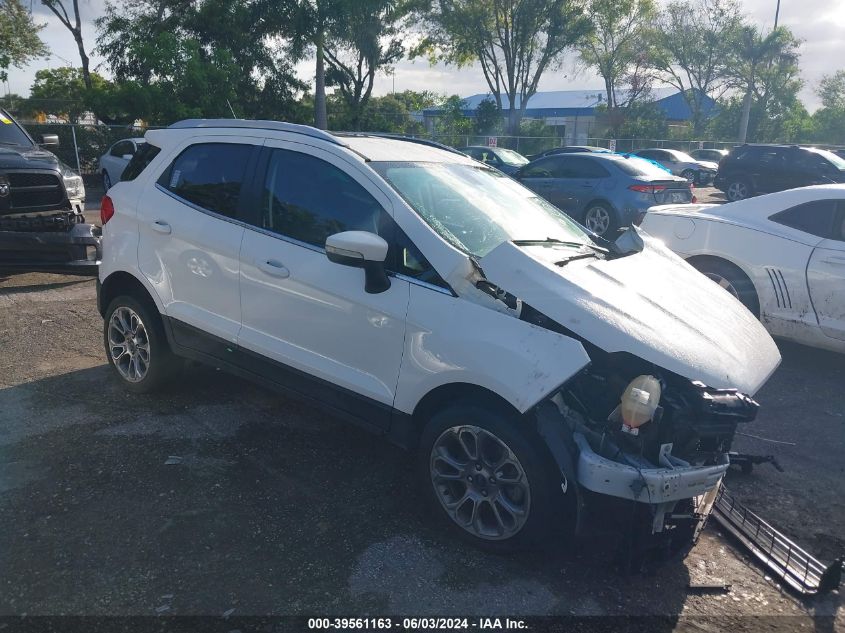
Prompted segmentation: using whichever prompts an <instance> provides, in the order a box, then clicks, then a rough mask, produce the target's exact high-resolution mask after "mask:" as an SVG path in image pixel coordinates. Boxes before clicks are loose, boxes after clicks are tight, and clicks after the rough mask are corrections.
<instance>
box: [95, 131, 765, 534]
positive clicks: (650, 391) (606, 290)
mask: <svg viewBox="0 0 845 633" xmlns="http://www.w3.org/2000/svg"><path fill="white" fill-rule="evenodd" d="M146 140H147V145H146V147H145V148H144V149H141V150H140V151H139V152H138V154H136V156H135V158H134V159H133V160H132V162H131V163H130V164H129V167H128V168H127V173H126V174H125V175H124V178H123V180H122V181H121V182H120V183H118V184H116V185H115V186H114V187H113V188H112V189H111V191H109V194H108V195H107V196H105V197H104V198H103V206H102V210H101V216H102V217H101V219H102V222H103V262H102V265H101V266H100V277H99V283H98V304H99V308H100V311H101V313H102V315H103V317H104V343H105V350H106V354H107V357H108V360H109V363H110V364H111V365H112V367H113V368H114V373H115V375H116V376H117V377H118V378H119V379H120V381H121V382H122V383H123V384H124V385H125V386H126V387H127V388H128V389H131V390H133V391H138V392H145V391H149V390H151V389H154V388H156V387H162V386H165V387H166V386H176V385H177V384H178V381H175V380H173V378H172V376H173V372H174V370H175V369H177V368H178V367H179V361H178V360H177V359H178V358H182V357H184V358H191V359H196V360H201V361H205V362H208V363H211V364H213V365H216V366H218V367H221V368H225V369H227V370H229V371H231V372H234V373H236V374H240V375H243V376H248V377H250V378H252V379H254V380H257V381H260V382H261V383H263V384H266V385H269V386H273V387H276V388H281V389H285V390H288V391H291V392H294V393H298V394H301V395H304V396H307V397H310V398H312V399H313V401H314V402H315V403H317V404H319V405H321V406H323V407H327V408H329V409H330V410H332V411H334V412H337V413H339V414H341V415H343V416H344V417H346V418H349V419H351V420H353V421H355V422H357V423H358V424H360V425H362V426H363V427H365V428H368V429H370V430H372V431H374V432H375V433H379V434H382V435H386V436H387V437H388V438H390V439H391V440H393V441H394V442H396V443H397V444H400V445H402V446H404V447H406V448H408V449H411V450H413V451H415V452H416V453H417V468H418V469H419V473H420V477H421V480H422V481H424V484H425V485H424V489H425V495H426V496H427V497H428V499H429V500H430V503H431V507H432V508H433V511H434V512H435V513H437V514H439V515H441V516H442V517H443V519H444V521H445V523H447V524H448V525H450V526H452V528H454V529H455V531H456V532H457V533H458V534H461V535H463V536H466V537H467V538H470V539H471V540H474V541H475V542H477V543H479V544H483V545H486V546H488V547H491V548H496V549H511V548H516V547H523V546H529V545H536V544H547V543H548V539H549V538H551V537H552V536H553V535H554V534H555V533H556V532H557V531H558V530H562V529H564V528H573V529H574V528H576V526H579V525H581V522H580V518H581V512H582V511H583V507H584V505H583V503H582V501H584V500H585V496H587V495H585V494H584V493H585V491H588V490H589V491H593V492H595V493H598V494H599V495H605V496H607V497H610V498H613V499H615V500H616V501H617V502H618V503H619V504H622V506H624V507H623V509H622V510H621V511H622V512H624V516H625V517H631V519H630V520H628V519H626V530H636V531H637V534H638V535H639V534H640V532H639V531H640V530H642V534H644V535H645V536H648V535H651V534H653V535H654V536H653V538H654V539H665V540H669V541H671V543H669V544H670V545H671V544H672V543H674V544H676V545H678V546H682V545H683V543H689V541H690V539H691V538H693V537H694V535H695V534H696V533H697V530H698V528H699V527H700V526H701V519H702V517H703V516H706V514H707V512H708V511H709V508H710V504H711V503H712V500H713V497H714V495H715V493H716V489H717V487H718V484H719V482H720V480H721V478H722V476H723V474H724V473H725V470H726V469H727V467H728V455H727V451H728V450H729V448H730V445H731V441H732V439H733V436H734V432H735V430H736V426H737V424H738V423H739V422H742V421H745V420H750V419H752V418H753V417H754V415H755V412H756V409H757V404H756V403H755V402H754V401H753V400H751V398H750V396H751V395H753V394H754V392H756V391H757V389H759V388H760V386H761V385H763V383H764V382H765V381H766V380H767V379H768V377H769V376H770V375H771V373H772V372H773V371H774V369H775V368H776V367H777V365H778V363H779V361H780V356H779V354H778V351H777V348H776V346H775V345H774V342H773V341H772V339H771V338H770V337H769V335H768V334H767V333H766V331H765V329H764V328H763V327H762V326H761V325H760V323H759V322H758V321H757V319H755V318H754V317H753V315H751V314H750V313H749V312H748V311H747V310H746V309H745V308H744V307H743V306H742V304H740V303H739V302H738V301H737V300H736V299H734V298H733V297H731V296H729V295H727V294H726V293H724V292H722V291H721V290H720V289H719V288H718V287H716V286H714V285H713V284H712V283H711V282H710V281H709V280H707V279H706V278H704V277H702V276H701V275H699V274H698V273H697V272H695V271H694V270H693V269H691V268H690V267H689V266H687V265H686V264H684V263H683V262H682V261H681V260H680V259H678V258H677V257H676V256H675V255H673V254H672V253H671V252H670V251H668V249H666V248H665V247H663V246H662V245H661V244H660V243H659V242H658V241H656V240H650V239H649V240H646V243H645V244H644V243H643V241H642V240H641V239H640V238H639V236H638V234H637V233H636V231H635V230H633V229H632V230H630V231H628V232H627V233H625V234H623V235H622V236H621V237H620V238H619V240H617V242H615V243H613V244H611V243H609V242H606V241H604V240H602V239H601V238H597V237H595V236H591V235H590V234H588V233H587V232H585V230H584V229H583V228H582V227H580V226H579V225H578V224H576V223H575V222H573V221H572V220H570V219H569V218H568V217H567V216H566V214H564V213H563V212H561V211H559V210H558V209H556V208H555V207H553V206H552V205H551V204H549V203H548V202H546V201H544V200H543V199H542V198H540V197H538V196H537V195H536V194H535V193H533V192H532V191H530V190H528V189H526V188H524V187H522V186H521V185H520V184H519V183H517V182H515V181H514V180H512V179H511V178H509V177H507V176H505V175H504V174H502V173H501V172H499V171H497V170H495V169H492V168H490V167H487V166H485V165H482V164H480V163H478V162H477V161H474V160H472V159H471V158H469V157H467V156H465V155H463V154H461V153H460V152H457V151H454V150H449V149H448V148H443V147H442V146H439V145H437V144H433V143H427V142H424V141H418V140H413V139H397V138H382V137H378V136H373V135H366V134H353V135H332V134H329V133H326V132H323V131H320V130H316V129H313V128H309V127H305V126H299V125H291V124H285V123H276V122H267V121H240V120H214V121H183V122H181V123H178V124H175V125H173V126H171V127H170V128H168V129H163V130H153V131H149V132H147V134H146ZM594 240H595V241H594ZM348 476H353V477H354V476H355V475H354V473H353V474H349V475H348ZM632 502H633V503H632ZM587 507H589V504H588V505H587ZM695 508H698V510H700V512H701V514H694V513H693V512H692V511H693V510H694V509H695ZM645 536H644V537H643V539H640V537H639V536H638V537H637V538H636V539H631V542H635V543H639V544H642V545H643V546H646V545H648V544H649V540H650V539H648V538H645ZM651 545H653V543H651Z"/></svg>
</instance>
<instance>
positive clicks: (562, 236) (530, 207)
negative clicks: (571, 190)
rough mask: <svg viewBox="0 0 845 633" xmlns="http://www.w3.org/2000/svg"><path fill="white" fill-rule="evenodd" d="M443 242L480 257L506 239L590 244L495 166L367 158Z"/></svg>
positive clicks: (556, 212)
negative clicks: (378, 160) (379, 160)
mask: <svg viewBox="0 0 845 633" xmlns="http://www.w3.org/2000/svg"><path fill="white" fill-rule="evenodd" d="M370 165H371V166H372V168H373V169H375V170H376V171H377V172H378V173H379V174H380V175H381V176H382V177H383V178H384V179H385V180H387V182H388V183H390V184H391V185H392V186H393V188H394V189H395V190H396V191H397V192H398V193H399V195H401V196H402V197H403V198H404V199H405V201H406V202H407V203H408V204H409V205H411V207H413V209H414V210H415V211H416V212H417V213H418V214H419V215H420V217H422V218H423V219H424V220H425V221H426V222H427V223H428V224H429V226H431V228H433V229H434V230H435V231H437V233H439V234H440V235H441V237H443V239H445V240H446V241H447V242H449V243H450V244H452V245H453V246H455V247H456V248H459V249H460V250H462V251H464V252H466V253H469V254H470V255H474V256H476V257H484V256H485V255H486V254H487V253H489V252H490V251H492V250H493V249H494V248H496V247H497V246H499V244H502V243H503V242H507V241H511V240H545V239H547V238H550V239H553V240H560V241H562V242H578V243H579V244H591V241H590V238H589V237H588V235H587V233H586V232H585V230H584V229H583V228H581V227H580V226H579V225H578V224H576V223H575V222H574V221H573V220H571V219H570V218H569V217H568V216H567V215H566V214H564V213H563V212H562V211H559V210H558V209H557V208H556V207H554V206H552V205H551V204H549V203H548V202H546V201H545V200H543V199H542V198H540V197H538V196H537V194H535V193H534V192H533V191H531V190H529V189H526V188H525V187H523V186H522V185H520V184H519V183H518V182H516V181H515V180H513V179H512V178H510V177H509V176H505V175H504V174H502V173H501V172H498V171H496V170H493V169H488V168H485V167H480V166H478V167H476V166H473V165H461V164H455V163H408V162H402V163H393V162H391V163H380V162H374V163H370Z"/></svg>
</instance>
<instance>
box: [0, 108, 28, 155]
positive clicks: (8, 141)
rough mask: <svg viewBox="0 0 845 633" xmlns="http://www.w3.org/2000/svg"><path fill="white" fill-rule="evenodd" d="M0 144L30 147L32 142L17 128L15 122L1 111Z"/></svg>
mask: <svg viewBox="0 0 845 633" xmlns="http://www.w3.org/2000/svg"><path fill="white" fill-rule="evenodd" d="M0 144H2V145H26V146H28V147H32V141H31V140H30V139H29V137H28V136H27V135H26V134H25V133H24V131H23V130H22V129H21V128H20V127H18V124H17V123H16V122H15V120H14V119H13V118H12V117H10V116H9V115H8V114H6V112H5V111H3V110H0Z"/></svg>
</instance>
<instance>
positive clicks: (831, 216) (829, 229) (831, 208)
mask: <svg viewBox="0 0 845 633" xmlns="http://www.w3.org/2000/svg"><path fill="white" fill-rule="evenodd" d="M769 219H770V220H772V221H773V222H777V223H778V224H783V225H784V226H789V227H792V228H793V229H798V230H799V231H803V232H804V233H809V234H810V235H815V236H816V237H821V238H825V239H830V238H832V239H841V238H839V237H838V235H836V234H835V233H836V231H835V230H834V220H835V219H836V201H835V200H814V201H813V202H807V203H805V204H799V205H798V206H797V207H792V208H791V209H787V210H786V211H781V212H780V213H776V214H775V215H773V216H771V217H770V218H769Z"/></svg>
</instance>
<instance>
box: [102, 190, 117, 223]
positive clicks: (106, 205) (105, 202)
mask: <svg viewBox="0 0 845 633" xmlns="http://www.w3.org/2000/svg"><path fill="white" fill-rule="evenodd" d="M113 215H114V203H113V202H112V201H111V198H109V197H108V196H103V199H102V201H101V202H100V223H101V224H102V225H103V226H105V224H106V222H108V221H109V220H111V217H112V216H113Z"/></svg>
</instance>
